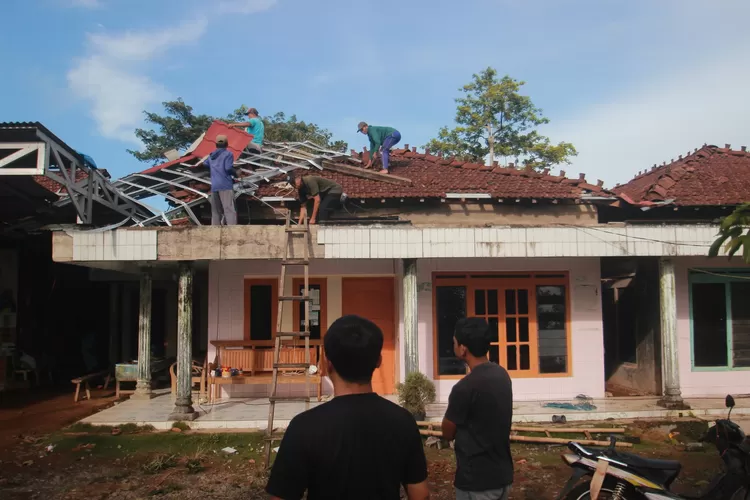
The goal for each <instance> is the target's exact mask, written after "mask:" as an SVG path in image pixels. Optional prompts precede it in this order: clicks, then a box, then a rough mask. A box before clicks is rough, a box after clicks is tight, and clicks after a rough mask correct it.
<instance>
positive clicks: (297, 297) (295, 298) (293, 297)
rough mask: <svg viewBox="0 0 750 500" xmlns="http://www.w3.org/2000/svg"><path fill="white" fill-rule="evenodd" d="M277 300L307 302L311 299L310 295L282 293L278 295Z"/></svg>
mask: <svg viewBox="0 0 750 500" xmlns="http://www.w3.org/2000/svg"><path fill="white" fill-rule="evenodd" d="M279 300H287V301H290V300H291V301H296V302H309V301H310V300H312V299H311V298H310V296H309V295H308V296H304V295H282V296H280V297H279Z"/></svg>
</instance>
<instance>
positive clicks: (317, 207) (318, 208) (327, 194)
mask: <svg viewBox="0 0 750 500" xmlns="http://www.w3.org/2000/svg"><path fill="white" fill-rule="evenodd" d="M289 177H290V182H291V184H292V185H293V186H294V187H295V188H297V193H298V194H299V202H300V205H301V207H300V212H299V223H300V224H302V222H303V221H304V220H305V217H306V216H307V202H308V201H309V200H310V199H312V200H313V211H312V215H311V216H310V224H316V223H317V222H318V221H321V220H327V219H328V217H329V216H330V212H331V211H333V210H335V209H337V208H339V207H340V206H341V195H342V194H343V193H344V189H343V188H342V187H341V185H340V184H338V183H336V182H334V181H332V180H330V179H326V178H324V177H318V176H316V175H306V176H305V177H302V176H301V175H300V173H299V172H298V171H292V172H291V173H290V175H289Z"/></svg>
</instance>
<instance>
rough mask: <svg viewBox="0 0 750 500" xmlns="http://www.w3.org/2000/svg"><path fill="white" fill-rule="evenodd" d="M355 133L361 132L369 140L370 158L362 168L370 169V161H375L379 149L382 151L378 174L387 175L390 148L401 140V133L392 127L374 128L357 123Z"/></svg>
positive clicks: (363, 123)
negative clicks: (381, 161) (381, 162)
mask: <svg viewBox="0 0 750 500" xmlns="http://www.w3.org/2000/svg"><path fill="white" fill-rule="evenodd" d="M357 132H362V133H363V134H365V135H366V136H367V137H368V138H369V139H370V157H369V158H368V159H367V161H366V162H365V165H364V167H365V168H370V165H371V164H372V161H373V160H374V159H375V154H376V153H377V152H378V150H379V149H382V153H381V155H382V156H383V169H382V170H381V171H380V173H381V174H387V173H388V160H389V157H390V154H391V148H392V147H393V146H395V145H396V144H398V141H400V140H401V133H400V132H399V131H398V130H396V129H395V128H393V127H376V126H374V125H368V124H367V123H365V122H359V125H358V126H357Z"/></svg>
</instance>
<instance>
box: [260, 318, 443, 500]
mask: <svg viewBox="0 0 750 500" xmlns="http://www.w3.org/2000/svg"><path fill="white" fill-rule="evenodd" d="M323 346H324V348H325V355H326V362H327V368H328V375H329V376H330V377H331V381H332V382H333V392H334V398H333V399H332V400H331V401H330V402H328V403H324V404H322V405H320V406H317V407H316V408H313V409H311V410H309V411H306V412H304V413H301V414H300V415H297V416H296V417H295V418H294V419H292V421H291V422H290V423H289V427H288V428H287V430H286V432H285V433H284V438H283V440H282V441H281V446H280V447H279V453H278V455H277V456H276V460H275V461H274V464H273V469H272V470H271V478H270V479H269V481H268V485H267V486H266V491H267V492H268V493H269V494H270V495H271V498H272V499H281V500H298V499H300V498H302V496H303V495H304V493H305V491H307V498H308V500H316V499H365V500H366V499H373V500H374V499H378V500H385V499H393V500H399V498H400V494H401V486H402V485H403V486H404V488H405V489H406V493H407V495H408V498H409V500H425V499H427V498H429V492H428V490H427V461H426V459H425V455H424V447H423V445H422V438H421V436H420V434H419V429H418V427H417V423H416V422H415V421H414V417H412V416H411V414H410V413H409V412H408V411H406V410H404V409H403V408H401V407H400V406H398V405H397V404H395V403H392V402H390V401H388V400H387V399H384V398H381V397H380V396H378V395H377V394H375V393H374V392H373V390H372V373H373V372H374V371H375V368H377V367H378V366H380V363H381V361H382V357H381V355H380V351H381V350H382V348H383V332H381V331H380V328H378V327H377V325H375V324H374V323H373V322H371V321H369V320H366V319H364V318H360V317H358V316H344V317H342V318H339V319H337V320H336V321H335V322H334V323H333V324H332V325H331V327H330V328H329V329H328V331H327V332H326V335H325V339H324V341H323Z"/></svg>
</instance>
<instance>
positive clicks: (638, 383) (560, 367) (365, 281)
mask: <svg viewBox="0 0 750 500" xmlns="http://www.w3.org/2000/svg"><path fill="white" fill-rule="evenodd" d="M215 125H216V124H215ZM217 133H221V127H220V126H218V127H214V126H212V132H211V133H207V134H206V136H205V137H204V139H203V140H207V141H210V140H211V134H217ZM709 153H710V154H709ZM737 153H739V152H732V151H731V150H728V149H727V150H726V151H724V150H720V149H719V148H713V149H712V148H710V147H709V148H703V149H701V150H700V151H696V152H694V154H693V156H689V157H686V158H685V159H682V158H681V159H680V160H679V162H682V163H679V162H676V163H675V164H672V165H670V166H664V171H665V172H666V171H668V172H669V174H666V173H664V172H662V171H661V170H659V169H655V170H654V171H653V172H650V173H649V175H652V176H653V178H648V179H647V178H646V177H645V176H643V175H642V176H639V177H638V178H637V179H635V180H634V181H633V183H629V184H626V185H624V186H618V187H617V188H615V189H613V190H606V189H604V188H603V187H602V186H601V183H597V184H589V183H588V182H586V180H585V177H584V176H583V175H581V176H580V177H579V178H577V179H568V178H567V177H566V176H565V174H564V172H561V175H559V176H553V175H550V174H549V172H547V171H545V172H541V173H539V172H532V171H527V170H519V169H516V168H514V167H512V166H509V167H508V168H505V167H500V166H497V165H493V166H483V165H478V164H473V163H465V162H461V161H458V160H455V159H446V158H440V157H436V156H433V155H430V154H429V152H417V151H416V150H415V149H409V148H408V147H406V148H405V149H400V150H395V151H394V152H393V155H392V158H393V169H392V175H391V176H387V177H385V176H380V175H379V174H375V173H372V172H368V171H365V170H362V169H361V168H358V167H356V166H352V165H347V164H346V161H345V160H342V161H341V162H339V163H336V164H329V165H324V166H323V168H322V169H318V170H317V171H315V172H314V173H315V174H316V175H321V176H324V177H328V178H331V179H333V180H335V181H337V182H338V183H340V184H341V185H342V186H343V188H344V191H345V192H346V193H347V195H348V196H349V200H350V203H349V204H348V206H347V207H346V210H345V211H342V212H341V213H338V214H337V215H336V216H335V217H334V220H333V221H331V223H329V224H326V225H322V226H314V227H313V228H312V241H313V242H314V243H313V245H312V247H311V248H310V249H309V250H310V253H311V263H310V267H309V272H310V276H311V281H310V283H311V287H310V288H311V296H312V297H313V307H312V313H311V318H310V320H311V325H312V328H311V334H312V339H311V344H312V345H313V349H314V353H313V354H314V356H313V359H315V360H316V363H317V364H318V365H319V367H320V369H321V370H323V372H324V370H325V363H324V360H323V356H324V354H323V353H322V350H321V347H320V344H321V340H322V338H323V337H324V336H325V330H326V329H327V327H328V326H330V324H331V323H332V322H333V321H334V320H335V319H336V318H338V317H340V316H341V315H345V314H359V315H362V316H365V317H368V318H369V319H371V320H373V321H375V322H376V323H377V324H378V325H379V326H380V327H381V329H382V330H383V333H384V337H385V344H384V350H383V363H382V365H381V367H380V368H379V369H378V371H377V372H376V374H375V380H374V385H375V388H376V390H377V391H378V392H379V393H382V394H393V393H394V392H395V390H396V385H397V384H398V382H400V381H402V380H403V379H404V377H405V375H406V374H407V373H409V372H411V371H415V370H418V371H421V372H422V373H425V374H426V375H427V376H428V377H430V378H431V379H432V380H434V381H435V383H436V387H437V393H438V400H439V401H442V402H444V401H447V398H448V395H449V394H450V390H451V388H452V387H453V385H454V384H455V383H456V382H457V381H458V380H459V379H460V378H461V377H462V376H463V375H464V374H465V373H466V368H465V367H464V366H463V365H462V364H461V363H459V362H458V361H457V360H456V359H455V358H454V357H453V355H452V336H453V327H454V325H455V322H456V321H457V319H459V318H461V317H465V316H474V317H483V318H485V319H486V320H487V321H488V323H489V324H490V325H491V328H492V332H493V342H492V348H491V351H490V358H491V359H492V360H493V361H496V362H498V363H500V364H502V365H503V366H505V367H506V369H508V371H509V373H510V374H511V377H512V379H513V384H514V397H515V398H516V399H517V400H569V399H571V398H574V397H576V396H577V395H580V394H585V395H587V396H589V397H593V398H599V397H604V396H605V395H606V394H607V392H612V393H613V394H615V395H618V394H621V391H622V392H624V393H626V394H629V393H635V394H655V395H659V396H663V399H664V402H665V404H669V405H674V406H675V407H680V405H682V404H683V400H682V398H683V396H685V397H688V396H689V397H699V396H716V395H723V394H725V393H726V392H744V389H742V388H743V387H745V386H746V385H747V382H748V381H750V378H749V377H750V373H748V372H746V371H744V370H743V368H744V367H743V366H742V364H743V362H744V361H743V360H744V352H743V351H744V348H745V347H744V346H745V344H744V343H743V342H744V339H743V336H742V333H743V327H744V325H743V318H742V317H741V313H742V311H741V308H740V307H739V306H738V305H737V304H739V303H740V301H741V300H742V297H743V295H742V294H743V293H744V282H743V281H741V280H743V279H744V278H743V277H742V273H743V269H745V266H744V264H741V263H740V260H739V259H732V260H731V261H727V260H726V259H708V258H707V257H705V255H706V254H707V251H708V247H709V246H710V244H711V242H712V241H713V238H714V235H715V233H716V225H715V223H716V219H717V218H718V217H720V216H721V215H722V214H726V213H728V211H729V210H730V209H731V206H732V205H734V204H737V203H738V202H736V201H735V202H734V203H730V202H728V201H727V202H721V203H716V202H715V201H716V200H713V201H711V203H713V204H712V205H705V206H704V208H700V209H699V210H696V209H695V208H696V207H695V206H693V205H681V204H680V203H681V201H680V200H679V199H678V198H665V196H664V195H663V194H661V190H663V189H668V188H664V187H663V186H665V185H669V188H673V187H674V186H678V185H680V184H681V183H684V182H688V180H690V179H692V178H693V177H695V176H696V175H698V174H697V173H699V172H703V171H704V170H708V171H711V169H712V168H713V164H714V163H715V162H716V161H718V160H719V159H722V161H723V158H724V157H725V156H730V157H731V158H736V159H739V160H738V161H739V162H740V163H742V162H747V161H748V156H747V155H745V154H744V152H742V153H743V155H740V154H737ZM356 156H357V155H355V157H356ZM705 158H708V160H705ZM711 158H713V160H712V159H711ZM355 160H356V158H355ZM701 162H702V163H701ZM172 163H174V162H172ZM699 163H700V164H701V165H703V164H704V163H705V165H703V166H704V167H705V168H703V169H700V168H698V167H699ZM680 169H682V170H684V173H683V174H682V176H681V177H680V178H679V179H677V180H675V179H674V178H673V177H676V176H677V174H676V173H675V172H677V173H679V172H680ZM149 175H151V176H158V175H159V169H158V168H152V169H150V170H149ZM665 176H666V177H665ZM667 177H668V180H667ZM671 182H673V183H671ZM649 186H650V187H649ZM655 186H656V187H655ZM191 187H192V189H193V190H198V189H201V190H205V189H207V186H200V185H198V184H194V185H192V186H191ZM701 189H703V190H704V191H705V189H707V188H705V187H704V188H699V189H698V191H700V190H701ZM743 193H748V194H750V187H749V188H748V189H747V190H745V191H743V192H739V193H738V196H739V197H742V196H744V195H743ZM667 194H668V193H667ZM174 195H175V196H181V194H179V193H174ZM182 196H188V197H189V196H190V193H182ZM297 207H298V203H297V201H296V197H295V194H294V191H293V190H292V189H291V188H290V186H288V185H286V184H285V183H284V182H283V178H278V179H270V182H269V183H267V184H262V185H261V186H260V187H259V189H258V190H257V192H255V193H254V195H253V196H252V197H248V198H246V199H244V201H241V202H240V203H239V204H238V208H239V212H240V221H241V224H242V225H240V226H233V227H205V226H183V227H160V228H153V229H149V228H132V229H130V228H129V229H126V228H121V229H116V230H111V231H104V232H100V233H97V234H91V233H86V232H85V231H75V232H72V231H68V233H56V234H55V237H54V244H55V247H54V250H55V252H54V258H55V260H57V261H60V262H68V263H73V264H78V265H85V266H89V267H95V268H96V267H98V268H103V269H107V270H110V271H114V272H117V273H127V274H130V275H138V276H141V290H142V292H143V291H144V287H148V286H150V285H149V284H148V280H147V279H144V278H143V277H144V276H147V275H150V274H155V273H161V274H162V275H169V274H170V273H172V275H173V276H177V275H179V276H183V275H184V274H185V273H193V272H198V273H200V274H201V276H203V277H204V279H205V282H206V283H207V290H200V291H198V292H197V293H200V294H201V295H207V300H206V301H205V303H206V305H205V307H204V308H203V310H201V311H200V313H199V316H200V317H199V319H198V320H197V321H194V323H193V326H192V330H191V332H190V333H191V334H192V336H193V342H192V345H193V350H194V351H199V352H201V356H203V355H204V354H203V353H205V357H206V359H208V360H209V361H217V362H219V363H220V364H225V363H222V361H224V362H226V363H228V364H229V365H230V366H232V367H235V368H240V369H243V370H244V369H246V368H247V366H245V365H252V367H253V368H252V370H253V373H255V371H256V370H257V371H260V372H263V371H266V372H267V371H268V370H269V369H270V352H271V346H272V344H273V339H274V336H275V334H276V320H277V317H276V315H277V311H278V309H277V301H276V298H277V297H278V296H279V295H285V296H287V295H295V294H299V291H300V287H301V286H303V284H302V279H301V278H302V276H301V274H293V273H292V274H288V275H287V278H286V280H285V282H284V283H283V284H281V285H280V284H279V282H278V280H279V276H280V270H281V264H280V261H281V259H282V258H283V257H284V247H285V245H286V235H285V233H284V229H283V226H280V225H279V220H278V219H279V217H278V212H279V211H280V210H285V209H291V210H292V211H293V212H294V213H296V210H297ZM702 211H703V212H702ZM195 213H196V214H197V217H201V212H200V210H198V209H197V208H196V209H195ZM675 214H678V216H677V217H676V216H675ZM293 253H294V255H296V256H299V255H301V254H302V248H301V247H300V245H299V244H295V245H293ZM721 287H723V288H721ZM720 288H721V289H722V290H723V295H722V294H720V293H719V289H720ZM180 289H182V288H180ZM721 297H724V301H723V302H722V301H721ZM709 299H710V301H709ZM178 302H179V303H180V304H183V303H184V301H183V300H178ZM733 304H734V305H733ZM717 311H719V312H718V313H717ZM729 313H732V316H731V318H732V319H727V316H726V315H727V314H729ZM181 314H182V313H181ZM302 314H303V312H302V310H301V309H298V308H292V307H286V308H285V312H284V316H283V318H282V331H289V330H287V328H291V329H292V330H299V328H300V324H301V315H302ZM722 319H723V323H722ZM717 325H718V326H717ZM722 325H723V327H722ZM717 328H719V330H717ZM721 328H724V329H723V330H721ZM716 331H719V332H724V333H720V334H719V335H718V336H717V335H716V334H715V333H713V332H716ZM149 334H150V333H149ZM140 335H142V333H141V332H139V336H140ZM178 337H179V334H178ZM180 345H181V344H180V341H179V339H177V351H178V355H179V352H180ZM248 349H250V350H251V352H250V354H247V353H246V352H245V351H246V350H248ZM300 349H302V348H301V346H300ZM293 354H294V353H292V354H290V355H293ZM222 356H223V357H222ZM722 356H724V357H722ZM217 358H221V359H217ZM227 360H229V361H228V362H227ZM250 360H252V361H250ZM722 363H723V364H722ZM707 364H708V365H707ZM709 365H710V366H709ZM248 371H249V368H248ZM259 380H260V379H259ZM321 385H322V387H321V391H322V392H330V391H331V387H330V384H329V383H328V381H327V380H326V379H325V377H323V378H322V382H321ZM268 390H269V384H267V383H258V384H242V385H231V384H230V385H224V386H222V396H224V397H227V396H228V397H247V396H259V397H262V396H265V395H267V394H268ZM283 390H285V391H289V392H290V393H293V392H295V391H303V390H304V387H303V386H299V385H295V384H287V385H286V386H284V389H283Z"/></svg>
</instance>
